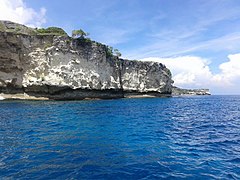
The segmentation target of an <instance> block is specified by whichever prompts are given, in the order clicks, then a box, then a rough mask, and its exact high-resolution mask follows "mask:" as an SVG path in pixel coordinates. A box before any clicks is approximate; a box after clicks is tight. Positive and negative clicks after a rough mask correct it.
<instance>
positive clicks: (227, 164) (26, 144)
mask: <svg viewBox="0 0 240 180" xmlns="http://www.w3.org/2000/svg"><path fill="white" fill-rule="evenodd" d="M0 111H1V112H0V179H114V180H115V179H164V178H166V179H240V96H189V97H187V96H186V97H173V98H142V99H117V100H88V101H0Z"/></svg>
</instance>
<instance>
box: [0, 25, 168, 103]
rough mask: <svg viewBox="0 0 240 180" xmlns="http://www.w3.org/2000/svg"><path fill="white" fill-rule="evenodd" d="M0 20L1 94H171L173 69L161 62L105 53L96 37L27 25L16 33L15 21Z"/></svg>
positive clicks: (62, 96)
mask: <svg viewBox="0 0 240 180" xmlns="http://www.w3.org/2000/svg"><path fill="white" fill-rule="evenodd" d="M1 23H2V24H1V27H4V28H2V30H3V31H2V32H1V31H0V93H5V94H11V93H26V94H27V95H34V96H36V97H47V98H50V99H85V98H121V97H124V96H131V95H136V94H137V95H139V94H148V95H154V96H162V95H170V94H171V91H172V80H171V73H170V71H169V70H168V69H167V68H166V67H165V66H164V65H163V64H161V63H154V62H140V61H129V60H123V59H119V58H117V57H115V56H108V54H107V47H106V46H105V45H103V44H100V43H97V42H93V41H89V40H86V39H72V38H70V37H67V36H55V35H36V34H35V35H34V30H33V29H29V30H28V29H26V27H25V26H23V32H27V33H22V32H21V31H18V33H16V32H15V31H14V23H12V24H11V23H10V22H1ZM6 24H7V25H8V26H9V24H11V28H12V30H11V32H9V31H7V30H6V29H7V27H6ZM19 26H21V25H19V24H17V27H18V28H19ZM20 29H21V28H20ZM0 30H1V29H0ZM19 32H20V33H19ZM28 32H31V33H30V34H29V33H28Z"/></svg>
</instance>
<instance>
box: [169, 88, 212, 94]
mask: <svg viewBox="0 0 240 180" xmlns="http://www.w3.org/2000/svg"><path fill="white" fill-rule="evenodd" d="M172 95H173V96H182V95H211V93H210V91H209V89H182V88H178V87H175V86H173V87H172Z"/></svg>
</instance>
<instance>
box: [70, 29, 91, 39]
mask: <svg viewBox="0 0 240 180" xmlns="http://www.w3.org/2000/svg"><path fill="white" fill-rule="evenodd" d="M88 35H89V33H86V32H84V31H83V30H82V29H79V30H73V31H72V37H73V38H85V36H88Z"/></svg>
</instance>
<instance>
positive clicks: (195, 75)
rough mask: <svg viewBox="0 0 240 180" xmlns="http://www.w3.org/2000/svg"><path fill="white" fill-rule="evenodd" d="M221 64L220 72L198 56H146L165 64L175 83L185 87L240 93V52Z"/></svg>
mask: <svg viewBox="0 0 240 180" xmlns="http://www.w3.org/2000/svg"><path fill="white" fill-rule="evenodd" d="M228 59H229V61H227V62H224V63H222V64H220V65H219V70H220V73H216V74H214V73H212V71H211V69H210V67H209V65H210V63H211V62H210V61H208V60H207V59H204V58H201V57H196V56H182V57H173V58H156V57H150V58H144V59H142V61H155V62H161V63H163V64H165V65H166V66H167V67H168V68H169V69H170V70H171V72H172V75H173V80H174V85H176V86H179V87H183V88H210V90H211V91H212V93H216V94H236V93H240V53H239V54H233V55H229V56H228Z"/></svg>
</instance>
